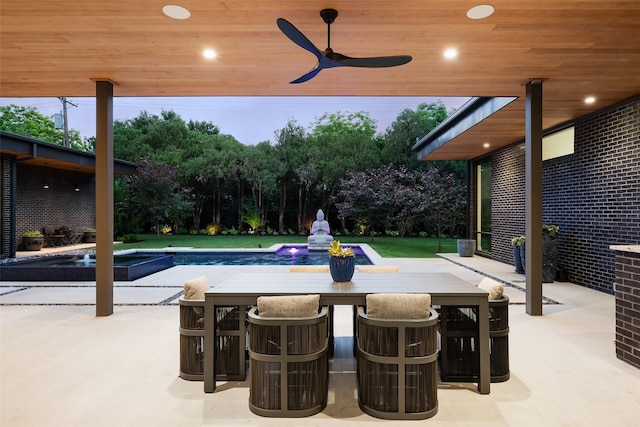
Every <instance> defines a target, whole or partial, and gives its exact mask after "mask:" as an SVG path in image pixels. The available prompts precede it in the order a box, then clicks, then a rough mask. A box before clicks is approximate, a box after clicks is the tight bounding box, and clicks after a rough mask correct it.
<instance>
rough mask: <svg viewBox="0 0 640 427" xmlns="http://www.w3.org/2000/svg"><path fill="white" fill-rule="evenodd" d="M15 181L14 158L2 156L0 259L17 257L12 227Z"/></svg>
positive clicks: (0, 171) (0, 172) (0, 179)
mask: <svg viewBox="0 0 640 427" xmlns="http://www.w3.org/2000/svg"><path fill="white" fill-rule="evenodd" d="M12 181H13V158H11V157H9V156H0V218H1V221H0V255H1V256H0V258H9V257H14V256H15V249H16V248H15V246H13V245H12V240H13V233H12V227H11V215H12V208H13V206H12V198H11V185H12Z"/></svg>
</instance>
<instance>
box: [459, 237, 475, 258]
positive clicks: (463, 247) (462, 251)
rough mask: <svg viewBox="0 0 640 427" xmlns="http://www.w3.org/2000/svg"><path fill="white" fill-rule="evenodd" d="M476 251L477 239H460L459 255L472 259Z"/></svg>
mask: <svg viewBox="0 0 640 427" xmlns="http://www.w3.org/2000/svg"><path fill="white" fill-rule="evenodd" d="M475 251H476V241H475V239H458V255H460V256H461V257H470V256H473V254H474V253H475Z"/></svg>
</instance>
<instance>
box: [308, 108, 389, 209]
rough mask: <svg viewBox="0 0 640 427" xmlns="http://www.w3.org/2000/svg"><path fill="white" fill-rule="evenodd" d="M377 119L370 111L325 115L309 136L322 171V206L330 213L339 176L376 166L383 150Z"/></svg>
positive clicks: (316, 164)
mask: <svg viewBox="0 0 640 427" xmlns="http://www.w3.org/2000/svg"><path fill="white" fill-rule="evenodd" d="M374 134H375V121H374V120H373V119H371V118H370V117H369V116H368V114H367V113H363V112H359V113H348V114H345V113H341V112H338V113H334V114H324V115H322V116H321V117H320V118H319V119H317V121H316V123H315V126H314V128H313V131H312V132H311V136H310V142H311V147H310V160H309V162H310V163H311V164H312V165H314V167H315V170H317V171H318V173H319V181H318V183H317V184H318V185H319V187H320V191H321V192H322V206H321V207H322V209H323V210H324V212H325V214H326V215H327V216H328V215H329V211H330V206H329V205H330V202H331V200H332V198H333V195H334V194H335V193H336V192H337V189H338V185H339V182H340V178H342V177H343V176H344V175H345V173H347V171H348V170H353V171H361V170H365V169H368V168H372V167H376V166H378V165H379V162H380V152H379V148H378V146H377V143H376V139H375V137H374Z"/></svg>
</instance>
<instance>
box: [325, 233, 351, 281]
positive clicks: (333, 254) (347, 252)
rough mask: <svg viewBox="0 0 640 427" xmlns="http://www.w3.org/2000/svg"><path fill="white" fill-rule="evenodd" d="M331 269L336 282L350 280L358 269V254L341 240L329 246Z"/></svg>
mask: <svg viewBox="0 0 640 427" xmlns="http://www.w3.org/2000/svg"><path fill="white" fill-rule="evenodd" d="M328 252H329V271H330V272H331V277H332V278H333V281H334V282H349V281H351V278H352V277H353V273H354V272H355V269H356V255H355V254H354V253H353V249H352V248H350V247H343V246H342V245H341V244H340V241H339V240H334V241H333V242H331V246H329V250H328Z"/></svg>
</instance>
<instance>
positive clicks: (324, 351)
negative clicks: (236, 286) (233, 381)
mask: <svg viewBox="0 0 640 427" xmlns="http://www.w3.org/2000/svg"><path fill="white" fill-rule="evenodd" d="M327 311H328V310H327V308H326V307H325V308H323V309H322V311H321V313H319V314H318V316H317V317H312V318H305V319H279V318H276V319H272V318H270V319H262V318H260V316H259V313H258V312H257V308H256V307H254V308H252V309H251V311H250V312H249V316H248V321H249V373H250V380H249V383H250V384H249V409H250V410H251V412H253V413H254V414H257V415H260V416H263V417H283V418H285V417H286V418H293V417H307V416H310V415H314V414H317V413H318V412H320V411H322V410H323V409H324V408H325V407H326V406H327V393H328V381H329V365H328V363H329V360H328V325H327ZM283 343H285V344H284V345H283Z"/></svg>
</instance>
